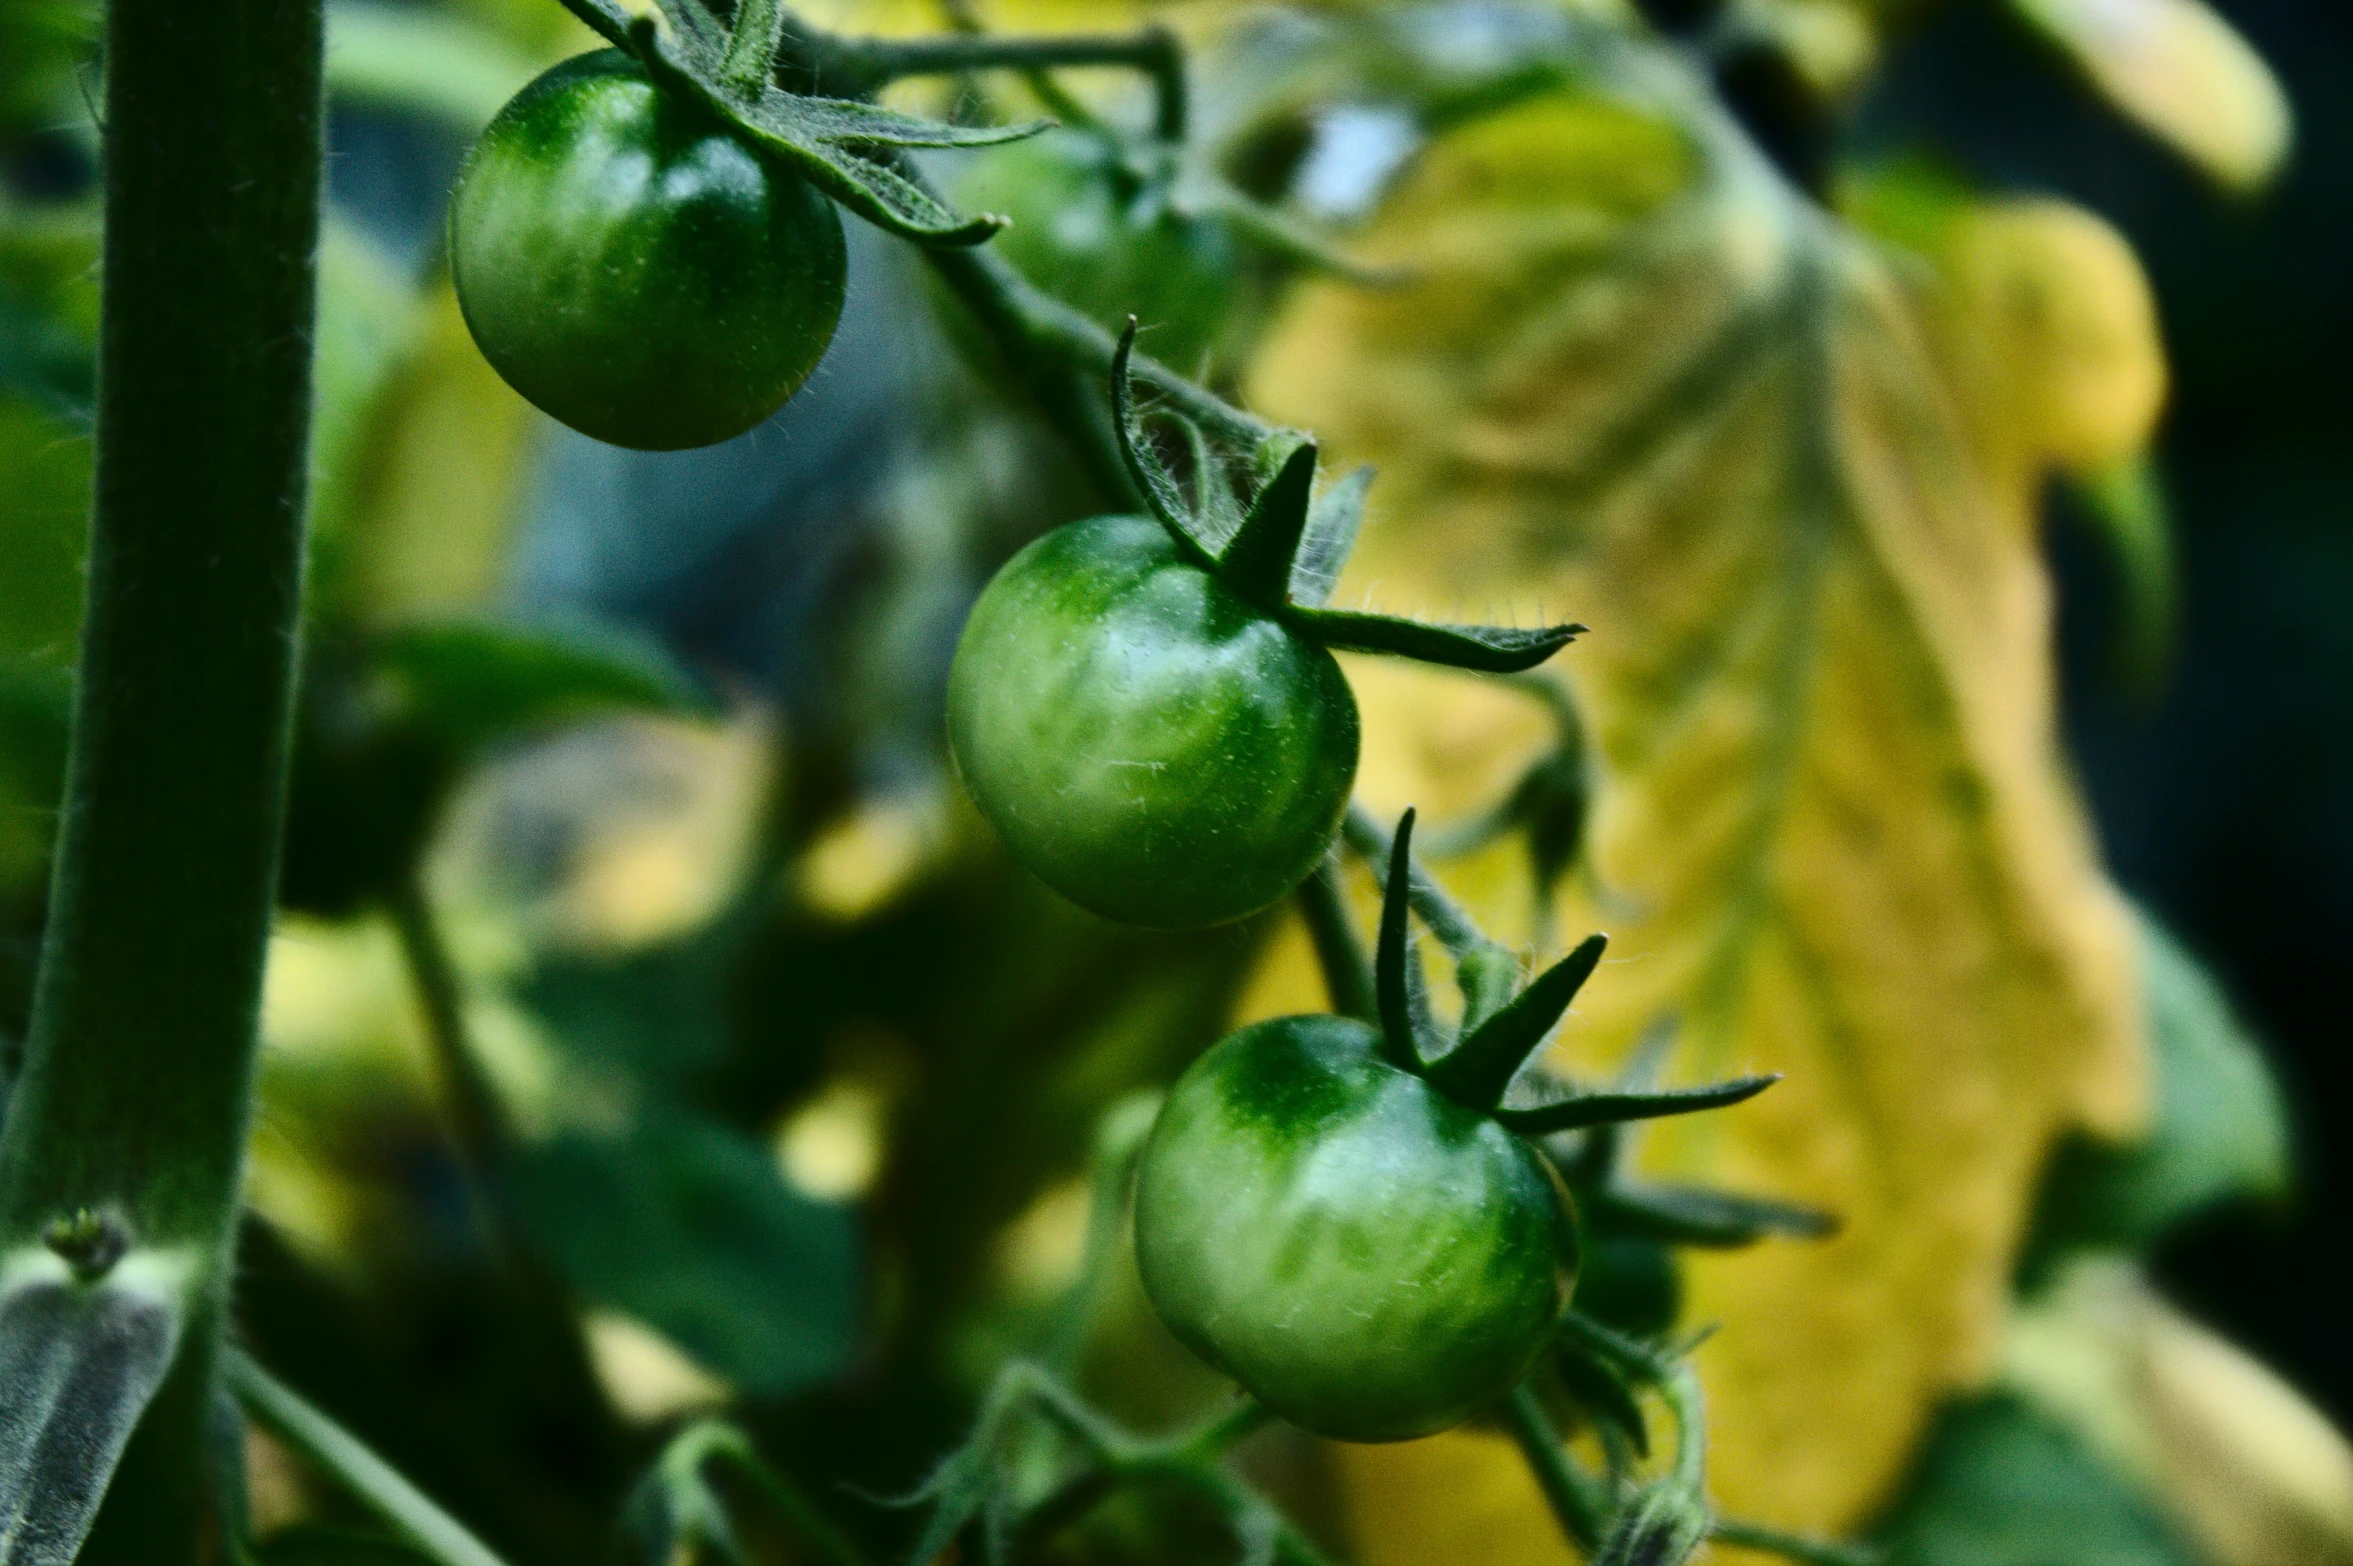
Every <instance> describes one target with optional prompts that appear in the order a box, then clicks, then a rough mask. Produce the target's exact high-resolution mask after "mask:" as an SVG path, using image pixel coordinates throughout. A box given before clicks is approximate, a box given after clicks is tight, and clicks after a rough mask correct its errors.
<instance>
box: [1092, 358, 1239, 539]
mask: <svg viewBox="0 0 2353 1566" xmlns="http://www.w3.org/2000/svg"><path fill="white" fill-rule="evenodd" d="M1135 354H1136V318H1135V317H1134V316H1132V315H1131V316H1129V317H1128V318H1127V329H1126V330H1125V331H1123V332H1121V333H1120V334H1119V346H1118V347H1117V348H1116V349H1114V350H1112V354H1111V428H1112V432H1113V433H1114V434H1115V435H1117V436H1118V438H1119V456H1120V460H1121V461H1122V462H1124V463H1126V464H1127V472H1128V477H1129V478H1130V479H1132V480H1133V481H1134V482H1135V486H1136V490H1137V492H1138V493H1139V494H1141V495H1142V496H1143V497H1144V506H1145V508H1146V509H1147V510H1149V511H1150V512H1151V513H1152V515H1153V516H1154V517H1155V518H1157V519H1158V521H1159V523H1160V525H1161V526H1162V527H1164V528H1167V529H1168V531H1169V536H1170V537H1172V538H1174V539H1175V540H1176V541H1177V544H1178V546H1179V547H1180V548H1182V549H1183V550H1184V551H1185V553H1186V554H1188V555H1190V556H1192V557H1193V560H1194V562H1195V563H1196V564H1198V565H1201V566H1204V567H1207V568H1209V569H1212V570H1214V569H1215V568H1216V565H1217V549H1216V547H1215V546H1214V545H1213V544H1212V543H1211V542H1210V541H1209V540H1208V539H1205V538H1203V537H1202V536H1201V529H1200V526H1199V524H1198V523H1197V522H1196V521H1195V520H1194V516H1193V509H1192V507H1191V506H1189V505H1187V504H1186V502H1185V493H1184V491H1183V490H1182V489H1180V488H1178V487H1177V481H1176V479H1175V478H1174V477H1173V476H1172V475H1171V474H1170V473H1169V471H1168V469H1167V468H1165V467H1163V466H1162V465H1161V462H1160V459H1159V458H1158V457H1157V456H1155V455H1154V454H1153V452H1152V446H1151V443H1150V441H1148V440H1147V439H1146V438H1145V435H1144V427H1143V425H1142V423H1141V422H1140V421H1138V419H1137V418H1136V396H1135V387H1134V385H1133V383H1132V382H1130V380H1129V379H1128V367H1129V365H1130V364H1132V363H1133V362H1134V361H1135ZM1185 433H1186V437H1187V438H1188V439H1189V440H1191V441H1192V442H1193V457H1194V461H1195V462H1196V463H1197V464H1200V465H1201V476H1202V479H1203V488H1204V490H1205V491H1206V490H1207V489H1208V488H1209V487H1210V486H1209V483H1208V478H1209V464H1210V463H1211V461H1212V456H1211V453H1210V451H1209V449H1208V443H1207V441H1205V440H1203V439H1202V438H1201V435H1200V431H1199V430H1198V429H1197V428H1195V427H1194V426H1193V425H1192V424H1191V423H1189V422H1188V423H1186V424H1185Z"/></svg>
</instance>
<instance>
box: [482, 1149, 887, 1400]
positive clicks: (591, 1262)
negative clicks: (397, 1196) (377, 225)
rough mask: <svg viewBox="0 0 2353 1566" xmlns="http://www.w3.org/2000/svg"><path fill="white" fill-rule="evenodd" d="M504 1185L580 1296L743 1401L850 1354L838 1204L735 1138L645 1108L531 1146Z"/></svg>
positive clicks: (844, 1218) (831, 1369) (852, 1285)
mask: <svg viewBox="0 0 2353 1566" xmlns="http://www.w3.org/2000/svg"><path fill="white" fill-rule="evenodd" d="M514 1186H515V1196H516V1202H517V1206H518V1208H519V1210H520V1211H521V1213H522V1215H523V1221H524V1224H525V1226H526V1229H527V1231H528V1232H529V1234H530V1235H531V1237H532V1239H533V1240H534V1242H535V1243H537V1244H538V1245H539V1246H541V1247H543V1248H544V1249H545V1251H546V1253H547V1255H548V1256H549V1258H550V1259H551V1260H552V1261H553V1262H554V1263H555V1265H556V1266H557V1267H559V1268H560V1269H561V1270H562V1271H563V1273H564V1275H565V1276H566V1277H567V1278H568V1279H569V1280H570V1281H571V1283H572V1284H573V1286H574V1287H575V1288H577V1289H578V1290H579V1291H580V1293H581V1295H582V1297H583V1298H585V1299H587V1300H589V1301H591V1302H593V1303H596V1304H599V1305H604V1306H608V1307H610V1308H612V1309H615V1310H620V1311H624V1312H626V1313H628V1314H629V1315H632V1316H634V1317H636V1318H638V1319H639V1320H641V1321H643V1322H645V1323H647V1324H648V1325H650V1326H652V1327H653V1328H655V1329H656V1330H657V1331H659V1332H661V1333H662V1334H664V1335H665V1336H667V1337H669V1338H670V1339H671V1340H672V1341H674V1342H676V1343H677V1344H679V1346H681V1347H682V1348H684V1349H685V1350H686V1351H687V1352H688V1353H689V1354H691V1355H693V1356H694V1358H695V1359H696V1360H697V1361H698V1362H700V1363H701V1364H703V1365H705V1366H707V1367H708V1368H709V1369H710V1370H712V1371H713V1372H715V1373H717V1374H718V1375H720V1376H722V1377H724V1378H726V1379H727V1380H728V1381H730V1382H732V1383H733V1384H734V1385H736V1386H739V1387H741V1388H742V1389H743V1390H744V1391H746V1392H748V1393H750V1394H752V1395H753V1396H756V1397H774V1396H778V1395H781V1394H783V1393H788V1392H793V1391H797V1390H799V1389H800V1388H802V1387H805V1386H807V1385H809V1384H810V1383H811V1382H814V1381H819V1380H823V1379H825V1378H827V1377H829V1376H832V1375H834V1374H836V1373H838V1372H839V1371H840V1370H841V1368H842V1366H843V1365H844V1364H845V1363H846V1362H847V1360H848V1358H849V1354H850V1350H851V1346H852V1343H853V1333H854V1332H855V1330H856V1327H857V1324H858V1314H859V1304H860V1296H861V1293H862V1290H861V1289H860V1287H859V1284H858V1271H859V1263H858V1254H857V1244H856V1238H855V1230H854V1228H853V1225H852V1221H851V1217H850V1214H849V1212H848V1211H847V1210H846V1209H844V1208H842V1207H839V1206H835V1205H832V1204H828V1203H820V1202H813V1201H811V1200H809V1199H808V1198H807V1197H805V1196H801V1195H799V1194H797V1193H796V1192H794V1191H793V1190H792V1188H791V1187H789V1186H787V1185H786V1184H785V1183H784V1177H783V1175H782V1174H781V1173H780V1172H779V1171H778V1169H777V1167H776V1160H775V1159H774V1157H773V1156H771V1155H770V1153H769V1152H768V1151H767V1150H766V1149H764V1148H762V1147H760V1146H759V1145H758V1144H757V1143H755V1142H753V1141H751V1140H750V1139H748V1138H746V1137H744V1136H743V1135H742V1134H740V1133H738V1132H735V1131H731V1130H729V1129H728V1128H726V1127H725V1126H722V1125H720V1124H718V1123H716V1122H714V1121H710V1120H706V1119H703V1118H700V1117H698V1116H695V1115H692V1114H690V1113H688V1112H687V1111H684V1110H680V1109H671V1108H648V1109H646V1110H644V1111H642V1112H641V1113H640V1115H639V1117H638V1119H637V1123H636V1124H635V1125H633V1126H631V1127H630V1128H629V1129H628V1130H626V1131H622V1132H617V1133H610V1134H600V1133H591V1132H571V1133H566V1134H563V1135H559V1136H557V1137H556V1138H554V1139H553V1140H551V1141H549V1142H547V1143H545V1144H543V1145H538V1146H534V1147H531V1148H529V1149H527V1150H526V1151H525V1152H524V1154H523V1155H522V1158H521V1161H520V1163H519V1164H518V1166H517V1167H516V1169H515V1171H514Z"/></svg>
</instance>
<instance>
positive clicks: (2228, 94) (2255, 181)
mask: <svg viewBox="0 0 2353 1566" xmlns="http://www.w3.org/2000/svg"><path fill="white" fill-rule="evenodd" d="M2011 3H2012V4H2013V5H2014V6H2016V7H2017V9H2018V12H2019V14H2020V15H2022V16H2024V17H2025V18H2026V19H2027V21H2028V22H2030V23H2031V24H2033V25H2034V26H2035V27H2036V28H2038V29H2039V30H2040V31H2041V32H2042V33H2043V34H2044V35H2045V36H2046V37H2048V38H2049V39H2050V40H2051V41H2052V43H2054V44H2055V45H2057V46H2058V48H2059V49H2060V50H2062V51H2063V52H2065V53H2066V54H2067V56H2068V57H2069V58H2070V59H2072V60H2073V61H2074V62H2075V65H2076V66H2077V68H2078V69H2080V70H2081V71H2082V72H2083V74H2084V76H2085V77H2086V78H2087V79H2088V80H2089V81H2090V82H2091V84H2092V86H2093V87H2095V88H2097V89H2098V90H2099V92H2100V94H2101V95H2102V96H2103V97H2105V98H2106V99H2107V100H2108V101H2109V102H2110V103H2112V104H2114V105H2115V106H2116V107H2117V108H2118V109H2119V110H2121V111H2122V112H2123V113H2125V114H2126V115H2128V116H2130V117H2131V118H2132V119H2134V120H2135V121H2137V122H2139V124H2140V125H2141V127H2142V128H2143V129H2145V130H2147V131H2148V132H2149V133H2150V134H2151V135H2153V136H2155V137H2156V138H2157V139H2158V140H2160V141H2163V142H2165V143H2166V144H2167V145H2168V146H2170V147H2172V148H2173V150H2174V151H2176V152H2178V153H2180V154H2181V155H2182V156H2183V157H2185V158H2187V159H2189V160H2190V162H2192V163H2194V164H2196V165H2197V166H2198V167H2199V168H2200V169H2201V170H2203V171H2204V172H2205V173H2206V174H2207V175H2208V176H2209V177H2210V178H2212V179H2213V180H2215V181H2216V182H2217V183H2219V184H2221V185H2223V186H2225V187H2227V188H2229V189H2232V190H2237V191H2251V190H2255V189H2257V188H2259V187H2261V186H2263V185H2265V184H2267V183H2269V181H2270V180H2271V177H2272V176H2273V175H2275V174H2277V173H2278V172H2279V170H2280V167H2281V165H2283V164H2284V163H2286V162H2287V157H2288V148H2289V143H2290V142H2291V141H2292V140H2293V138H2294V134H2295V130H2294V121H2293V117H2292V115H2291V113H2290V111H2289V108H2288V100H2287V95H2286V94H2285V93H2283V92H2281V91H2280V85H2279V82H2278V81H2277V80H2276V79H2275V78H2274V77H2273V76H2272V74H2271V68H2270V67H2269V66H2267V65H2265V64H2264V63H2263V57H2262V56H2261V55H2259V54H2257V53H2256V52H2255V51H2254V49H2253V48H2252V47H2250V46H2249V45H2248V43H2247V40H2246V39H2244V38H2242V37H2240V36H2239V35H2238V33H2237V32H2236V31H2234V30H2233V29H2232V27H2231V25H2230V24H2229V23H2228V22H2226V21H2224V20H2223V19H2222V18H2221V17H2219V16H2217V15H2215V14H2214V12H2213V11H2212V10H2210V9H2209V8H2208V7H2207V6H2205V5H2204V4H2202V3H2201V0H2011Z"/></svg>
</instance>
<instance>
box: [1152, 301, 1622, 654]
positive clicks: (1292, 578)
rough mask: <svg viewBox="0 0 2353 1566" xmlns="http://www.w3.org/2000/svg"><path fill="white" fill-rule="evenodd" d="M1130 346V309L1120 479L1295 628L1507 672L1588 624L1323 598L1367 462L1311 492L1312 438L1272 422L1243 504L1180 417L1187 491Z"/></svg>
mask: <svg viewBox="0 0 2353 1566" xmlns="http://www.w3.org/2000/svg"><path fill="white" fill-rule="evenodd" d="M1135 345H1136V321H1135V319H1134V318H1133V317H1132V316H1131V317H1130V318H1129V320H1128V324H1127V330H1126V331H1125V332H1124V333H1122V334H1121V336H1120V340H1119V349H1118V352H1117V353H1116V354H1115V355H1114V356H1113V358H1112V363H1111V422H1112V427H1113V429H1114V431H1115V432H1116V433H1117V435H1118V438H1119V451H1120V456H1121V458H1122V460H1123V461H1124V462H1125V463H1126V465H1127V470H1128V475H1129V477H1131V478H1132V479H1133V480H1134V481H1135V485H1136V488H1137V489H1138V490H1139V491H1141V492H1142V494H1143V496H1144V503H1145V505H1146V507H1147V508H1149V509H1150V511H1151V513H1152V515H1153V516H1154V517H1155V518H1157V519H1158V520H1159V522H1160V523H1161V525H1162V526H1163V527H1166V528H1167V529H1168V530H1169V533H1170V534H1171V535H1172V536H1173V537H1174V538H1175V539H1176V540H1177V543H1178V545H1179V547H1180V548H1182V549H1183V550H1184V551H1185V553H1186V554H1187V555H1188V556H1190V557H1191V558H1192V560H1193V562H1194V563H1195V564H1197V565H1199V566H1200V567H1202V568H1203V569H1204V570H1207V571H1210V572H1212V573H1213V574H1215V575H1216V576H1217V577H1218V578H1219V579H1220V580H1221V581H1223V582H1224V583H1225V584H1226V585H1227V586H1228V587H1230V588H1232V589H1233V590H1234V592H1235V593H1237V594H1238V595H1240V596H1241V597H1242V598H1244V599H1246V600H1248V601H1249V602H1250V603H1252V604H1253V605H1255V606H1257V607H1258V608H1260V609H1262V610H1264V611H1265V612H1266V613H1267V614H1269V615H1272V616H1273V617H1275V618H1276V619H1278V620H1281V621H1282V622H1283V623H1284V624H1285V625H1286V626H1288V627H1289V628H1290V629H1292V630H1293V631H1296V632H1298V633H1299V634H1300V635H1302V636H1305V637H1307V638H1309V639H1310V640H1313V641H1315V642H1318V643H1320V644H1322V645H1323V646H1325V647H1329V648H1332V649H1334V650H1336V651H1341V652H1369V653H1388V654H1391V655H1394V656H1397V657H1402V658H1412V659H1415V660H1416V661H1418V662H1422V663H1434V664H1443V665H1446V666H1447V667H1450V668H1456V669H1470V670H1474V671H1477V672H1480V673H1485V674H1515V673H1518V672H1520V671H1521V670H1524V669H1532V668H1534V667H1536V665H1538V664H1540V663H1542V662H1544V661H1545V660H1546V659H1547V658H1550V657H1551V656H1552V655H1553V654H1554V653H1556V652H1558V651H1560V650H1561V649H1562V648H1563V647H1566V646H1567V645H1568V644H1569V643H1570V642H1572V641H1574V640H1575V639H1576V638H1577V637H1578V635H1580V634H1581V633H1582V632H1583V631H1584V630H1585V627H1584V626H1582V625H1574V624H1564V625H1549V626H1540V627H1535V628H1532V629H1523V628H1520V627H1516V626H1497V625H1442V624H1437V623H1434V622H1431V621H1426V620H1410V619H1405V618H1402V617H1400V616H1396V615H1386V614H1376V613H1373V612H1371V611H1367V610H1351V609H1333V608H1330V607H1328V602H1329V599H1330V596H1331V591H1332V585H1333V583H1334V582H1335V581H1336V580H1337V579H1338V577H1339V573H1340V567H1341V565H1342V564H1344V563H1345V562H1346V560H1347V557H1348V552H1349V550H1350V549H1351V548H1352V547H1354V545H1355V542H1356V533H1357V529H1358V527H1359V526H1360V525H1361V524H1362V522H1363V520H1364V497H1365V490H1366V487H1367V486H1368V485H1369V484H1370V482H1371V473H1370V471H1369V470H1366V469H1359V470H1357V472H1356V473H1354V474H1351V475H1350V476H1349V477H1348V478H1347V479H1345V480H1343V481H1341V482H1340V483H1338V484H1335V485H1333V486H1331V487H1330V488H1328V489H1326V490H1325V491H1324V492H1323V494H1322V495H1320V496H1319V495H1317V494H1315V473H1316V456H1317V453H1316V446H1315V443H1314V442H1313V441H1312V440H1310V439H1309V438H1308V437H1307V436H1305V435H1302V434H1300V433H1298V432H1297V431H1293V430H1284V431H1278V432H1277V433H1275V434H1274V435H1271V436H1269V437H1268V438H1267V439H1266V440H1265V441H1264V442H1263V443H1261V445H1260V447H1259V449H1258V451H1257V452H1255V453H1253V460H1254V464H1255V466H1256V467H1257V469H1258V474H1259V477H1258V482H1257V484H1256V485H1255V487H1254V490H1253V493H1252V494H1251V497H1250V502H1249V505H1248V507H1247V508H1244V507H1243V506H1242V505H1241V504H1240V503H1239V502H1238V501H1237V499H1236V498H1235V496H1234V494H1233V492H1232V490H1231V489H1230V488H1229V487H1228V485H1227V483H1226V481H1225V476H1224V467H1223V464H1222V463H1221V462H1220V460H1219V458H1218V454H1217V453H1216V452H1215V451H1214V450H1212V449H1211V447H1210V445H1209V442H1208V439H1207V437H1205V436H1204V435H1203V434H1202V433H1201V431H1200V430H1199V429H1198V428H1197V427H1196V426H1194V425H1193V424H1192V423H1191V422H1190V421H1189V420H1184V419H1182V418H1179V419H1178V421H1177V422H1178V424H1179V427H1180V428H1181V430H1182V431H1183V434H1184V437H1185V440H1186V442H1187V444H1188V446H1189V448H1190V452H1191V459H1192V460H1191V466H1192V469H1193V479H1194V483H1193V494H1192V495H1191V497H1188V496H1187V495H1186V493H1185V490H1184V488H1183V486H1181V485H1180V484H1178V482H1177V480H1176V476H1175V475H1174V474H1172V473H1171V472H1170V471H1169V470H1168V468H1167V466H1166V465H1165V464H1163V463H1162V462H1161V460H1160V458H1159V456H1158V454H1157V453H1156V452H1155V451H1154V450H1153V448H1152V444H1151V442H1150V440H1149V439H1148V438H1147V437H1146V435H1145V432H1144V428H1143V424H1142V421H1141V419H1140V418H1139V417H1138V415H1137V412H1136V406H1135V396H1134V392H1133V389H1132V387H1131V385H1130V382H1129V377H1128V368H1129V365H1130V363H1131V362H1132V360H1133V358H1134V354H1135Z"/></svg>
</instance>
